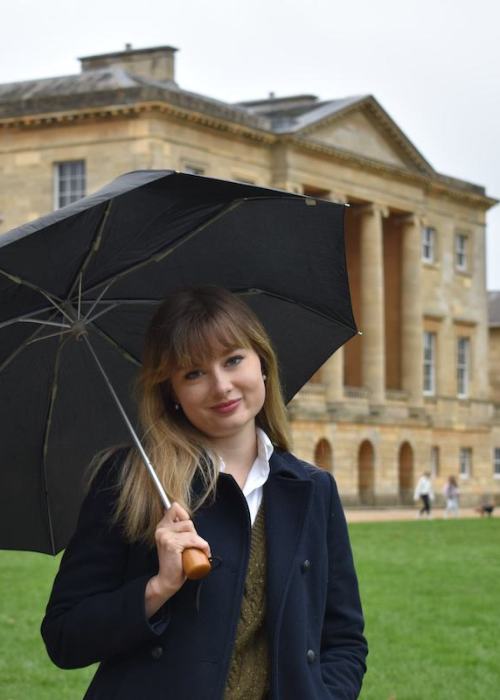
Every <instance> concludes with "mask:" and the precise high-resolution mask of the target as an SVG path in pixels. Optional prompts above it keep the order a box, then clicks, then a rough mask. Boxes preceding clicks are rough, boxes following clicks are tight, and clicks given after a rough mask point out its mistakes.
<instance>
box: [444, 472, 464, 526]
mask: <svg viewBox="0 0 500 700" xmlns="http://www.w3.org/2000/svg"><path fill="white" fill-rule="evenodd" d="M443 493H444V497H445V500H446V507H445V510H444V517H445V518H447V517H448V516H449V515H451V516H452V517H455V518H458V504H459V499H460V489H459V488H458V484H457V480H456V479H455V477H454V476H450V477H449V478H448V481H447V482H446V484H445V487H444V489H443Z"/></svg>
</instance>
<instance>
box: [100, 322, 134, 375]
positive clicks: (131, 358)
mask: <svg viewBox="0 0 500 700" xmlns="http://www.w3.org/2000/svg"><path fill="white" fill-rule="evenodd" d="M87 328H92V330H93V331H95V332H96V333H97V334H98V335H100V336H101V338H103V340H105V341H106V342H107V343H109V344H110V345H112V346H113V347H114V349H115V350H116V351H117V352H119V353H120V355H122V356H123V357H124V359H125V360H127V361H128V362H131V363H132V364H133V365H135V366H136V367H141V366H142V363H141V362H140V361H139V360H138V359H137V358H136V357H134V356H133V355H131V354H130V353H129V351H128V350H126V349H125V348H124V347H123V346H122V345H120V343H117V341H116V340H115V339H114V338H112V337H111V336H110V335H108V334H107V333H106V332H105V331H103V330H102V328H99V326H96V325H95V324H94V323H88V324H87Z"/></svg>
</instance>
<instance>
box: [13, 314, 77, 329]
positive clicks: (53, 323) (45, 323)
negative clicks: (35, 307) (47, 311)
mask: <svg viewBox="0 0 500 700" xmlns="http://www.w3.org/2000/svg"><path fill="white" fill-rule="evenodd" d="M16 322H17V323H37V324H38V325H40V326H55V327H56V328H71V326H70V325H69V324H68V323H57V322H56V321H40V320H39V319H38V318H27V317H26V316H24V317H23V318H16V319H15V320H14V321H10V323H16ZM2 325H3V324H0V328H1V327H2Z"/></svg>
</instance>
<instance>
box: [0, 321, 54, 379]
mask: <svg viewBox="0 0 500 700" xmlns="http://www.w3.org/2000/svg"><path fill="white" fill-rule="evenodd" d="M42 330H43V328H42V327H41V326H40V327H39V328H36V329H35V330H34V331H33V333H32V334H31V335H30V337H29V338H27V339H26V340H25V341H24V342H23V343H21V345H19V346H18V347H17V348H16V349H15V350H14V352H12V353H11V354H10V355H9V356H8V357H6V358H5V360H4V361H3V362H2V364H1V365H0V372H2V371H3V370H4V369H5V368H6V367H8V366H9V365H10V363H11V362H12V361H13V360H15V358H16V357H17V355H19V353H20V352H22V351H23V350H25V349H26V348H27V347H28V345H29V344H30V343H31V342H32V341H33V339H34V338H36V337H37V336H38V335H39V334H40V333H41V332H42ZM58 335H59V334H58Z"/></svg>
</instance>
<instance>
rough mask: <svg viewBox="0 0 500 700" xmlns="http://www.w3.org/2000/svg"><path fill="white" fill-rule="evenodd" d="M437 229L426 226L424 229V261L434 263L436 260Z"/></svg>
mask: <svg viewBox="0 0 500 700" xmlns="http://www.w3.org/2000/svg"><path fill="white" fill-rule="evenodd" d="M435 246H436V229H435V228H432V227H431V226H424V228H423V229H422V260H423V261H424V262H428V263H432V262H434V260H435Z"/></svg>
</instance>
